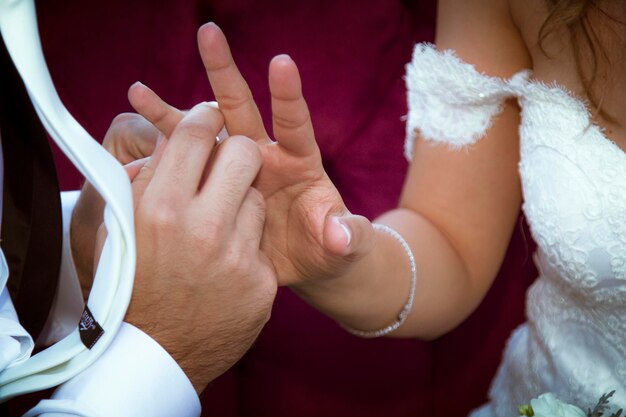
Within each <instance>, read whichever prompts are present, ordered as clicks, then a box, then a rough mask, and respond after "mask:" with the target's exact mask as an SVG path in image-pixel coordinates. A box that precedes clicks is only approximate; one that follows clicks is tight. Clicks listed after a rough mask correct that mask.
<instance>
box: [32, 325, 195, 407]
mask: <svg viewBox="0 0 626 417" xmlns="http://www.w3.org/2000/svg"><path fill="white" fill-rule="evenodd" d="M57 405H58V406H59V407H62V410H63V412H64V413H65V415H77V416H90V417H91V416H99V417H109V416H115V417H136V416H143V417H170V416H178V417H198V416H199V415H200V411H201V408H200V400H199V399H198V395H197V394H196V391H195V389H194V388H193V385H192V384H191V382H190V381H189V379H188V378H187V376H186V375H185V373H184V372H183V370H182V369H181V368H180V367H179V366H178V364H177V363H176V361H174V359H173V358H172V357H171V356H170V355H169V354H168V353H167V352H166V351H165V349H163V348H162V347H161V346H160V345H159V344H158V343H157V342H156V341H154V340H153V339H152V338H151V337H150V336H148V335H147V334H145V333H144V332H142V331H141V330H139V329H137V328H136V327H134V326H132V325H130V324H128V323H122V326H121V328H120V330H119V333H118V334H117V336H116V337H115V339H114V340H113V343H112V344H111V346H110V347H109V349H107V351H106V352H105V353H104V354H103V355H102V356H101V357H100V358H98V360H97V361H96V362H95V363H94V364H93V365H91V366H90V367H89V368H87V370H85V371H84V372H82V373H81V374H79V375H77V376H76V377H74V378H72V379H71V380H70V381H68V382H66V383H65V384H63V385H61V386H60V387H59V388H58V389H57V391H56V392H55V393H54V395H53V397H52V400H47V401H42V402H41V403H39V405H38V406H37V407H35V408H34V409H32V410H31V411H30V412H29V413H28V414H26V415H25V417H26V416H39V415H45V416H52V415H55V414H56V413H58V412H59V411H61V410H60V409H59V408H58V407H56V406H57ZM47 413H51V414H47ZM60 415H63V414H60Z"/></svg>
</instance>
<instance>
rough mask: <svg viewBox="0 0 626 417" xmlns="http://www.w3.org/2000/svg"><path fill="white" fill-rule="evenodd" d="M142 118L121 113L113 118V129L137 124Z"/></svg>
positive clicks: (132, 114) (133, 114) (134, 114)
mask: <svg viewBox="0 0 626 417" xmlns="http://www.w3.org/2000/svg"><path fill="white" fill-rule="evenodd" d="M140 118H141V116H139V115H138V114H137V113H130V112H126V113H120V114H118V115H117V116H115V117H114V118H113V121H112V122H111V127H114V126H115V127H117V126H126V125H128V124H132V123H135V122H136V121H137V120H139V119H140Z"/></svg>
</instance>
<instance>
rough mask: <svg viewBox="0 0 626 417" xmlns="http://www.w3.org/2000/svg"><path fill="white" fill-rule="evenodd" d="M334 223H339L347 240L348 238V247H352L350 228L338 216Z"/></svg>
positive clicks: (334, 218)
mask: <svg viewBox="0 0 626 417" xmlns="http://www.w3.org/2000/svg"><path fill="white" fill-rule="evenodd" d="M333 221H335V222H337V224H338V225H339V226H341V229H342V230H343V233H344V234H345V235H346V238H347V242H346V247H348V246H350V243H351V242H352V232H351V231H350V228H349V227H348V226H346V225H345V224H344V223H343V222H342V221H341V220H340V219H339V217H337V216H334V217H333Z"/></svg>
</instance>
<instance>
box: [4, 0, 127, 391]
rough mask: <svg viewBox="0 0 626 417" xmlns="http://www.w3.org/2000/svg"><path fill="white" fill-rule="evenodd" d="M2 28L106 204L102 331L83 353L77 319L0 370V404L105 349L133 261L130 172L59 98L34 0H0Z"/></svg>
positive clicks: (59, 136) (97, 297) (49, 123)
mask: <svg viewBox="0 0 626 417" xmlns="http://www.w3.org/2000/svg"><path fill="white" fill-rule="evenodd" d="M0 32H1V33H2V37H3V39H4V42H5V44H6V46H7V49H8V51H9V54H10V55H11V57H12V58H13V62H14V63H15V66H16V67H17V70H18V71H19V73H20V75H21V77H22V79H23V80H24V84H25V85H26V89H27V90H28V93H29V95H30V98H31V100H32V102H33V104H34V106H35V109H36V111H37V114H38V115H39V118H40V119H41V121H42V122H43V125H44V126H45V128H46V129H47V130H48V133H49V134H50V136H51V137H52V138H53V139H54V141H55V142H56V143H57V145H58V146H59V148H61V150H62V151H63V153H65V155H67V157H68V158H69V159H70V160H71V161H72V163H73V164H74V165H75V166H76V167H77V168H78V169H79V171H80V172H81V173H82V174H83V175H84V176H85V178H87V180H88V181H89V182H90V183H91V184H93V186H94V187H95V188H96V189H97V190H98V192H99V193H100V195H101V196H102V197H103V198H104V200H105V201H106V203H107V206H106V209H105V212H104V223H105V225H106V228H107V231H108V237H107V239H106V242H105V244H104V249H103V252H102V255H101V257H100V262H99V264H98V266H97V268H96V274H95V278H94V283H93V288H92V290H91V294H90V296H89V300H88V301H87V305H88V306H89V309H90V310H91V312H92V314H93V316H94V317H95V319H96V321H97V322H98V323H99V324H100V325H101V326H102V328H103V329H104V334H103V335H102V337H101V338H100V339H99V340H98V342H97V343H96V344H95V345H94V346H93V347H92V349H91V350H89V349H87V348H86V347H85V346H84V345H83V344H82V342H81V340H80V336H79V332H78V323H77V328H76V330H74V331H73V332H72V333H71V334H70V335H68V336H67V337H66V338H64V339H63V340H61V341H59V342H58V343H55V344H54V345H52V346H50V347H49V348H47V349H45V350H43V351H42V352H40V353H38V354H36V355H34V356H32V357H31V358H29V359H28V360H26V361H25V362H23V363H21V364H19V365H16V366H13V367H11V368H9V369H6V370H5V371H3V372H2V373H0V402H1V401H5V400H7V399H9V398H11V397H14V396H16V395H19V394H24V393H28V392H33V391H38V390H42V389H46V388H50V387H53V386H56V385H59V384H61V383H63V382H65V381H67V380H68V379H70V378H72V377H73V376H74V375H76V374H78V373H79V372H81V371H83V370H84V369H85V368H87V367H88V366H89V365H90V364H91V363H93V362H94V361H95V360H96V359H97V358H98V357H99V356H100V355H101V354H102V353H103V352H104V351H105V350H106V348H107V347H108V346H109V344H110V343H111V341H112V339H113V337H114V336H115V334H116V332H117V330H118V329H119V326H120V324H121V322H122V320H123V318H124V315H125V314H126V309H127V308H128V304H129V302H130V297H131V293H132V287H133V280H134V275H135V261H136V259H135V235H134V221H133V202H132V193H131V189H130V183H129V181H128V176H127V175H126V173H125V171H124V169H123V168H122V167H121V165H120V164H119V163H118V162H117V161H116V160H115V159H114V158H113V157H112V156H111V155H110V154H109V153H108V152H106V151H105V150H104V149H103V148H102V147H101V146H100V145H99V144H98V142H96V141H95V140H94V139H93V138H92V137H91V136H90V135H89V134H88V133H87V131H85V129H84V128H83V127H82V126H81V125H80V124H79V123H78V122H77V121H76V120H75V119H74V118H73V117H72V115H71V114H70V113H69V112H68V111H67V109H66V108H65V107H64V106H63V103H61V100H60V99H59V96H58V94H57V92H56V90H55V89H54V86H53V84H52V79H51V77H50V73H49V71H48V68H47V66H46V63H45V60H44V57H43V53H42V50H41V43H40V40H39V31H38V29H37V19H36V16H35V6H34V2H33V0H0ZM1 93H2V92H0V94H1ZM37 209H44V208H43V207H41V208H37Z"/></svg>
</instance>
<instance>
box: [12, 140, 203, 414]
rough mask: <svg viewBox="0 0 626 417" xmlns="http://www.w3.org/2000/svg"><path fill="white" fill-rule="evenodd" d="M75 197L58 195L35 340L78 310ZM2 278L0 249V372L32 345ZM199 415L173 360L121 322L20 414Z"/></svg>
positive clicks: (52, 335)
mask: <svg viewBox="0 0 626 417" xmlns="http://www.w3.org/2000/svg"><path fill="white" fill-rule="evenodd" d="M1 152H2V151H1V148H0V203H1V196H2V182H3V181H2V180H3V169H2V162H1V161H2V154H1ZM77 198H78V192H77V191H75V192H69V193H62V194H61V201H62V205H63V259H62V264H61V271H60V278H59V285H58V288H57V293H56V295H55V299H54V302H53V306H52V308H51V312H50V316H49V317H48V320H47V323H46V325H45V327H44V330H43V332H42V335H41V336H40V337H39V339H38V341H37V342H38V343H41V344H44V345H45V344H49V343H53V342H56V341H58V340H60V339H61V338H63V337H64V336H65V335H67V334H68V333H69V332H71V331H72V330H73V329H74V328H75V327H76V326H77V324H78V321H79V318H80V315H81V313H82V309H83V299H82V294H81V291H80V286H79V284H78V277H77V275H76V271H75V269H74V265H73V262H72V258H71V250H70V241H69V224H70V219H71V214H72V210H73V209H74V206H75V204H76V200H77ZM0 207H1V204H0ZM40 209H45V208H43V207H42V208H40ZM0 213H1V212H0ZM0 218H1V216H0ZM7 279H8V268H7V267H6V262H5V260H4V255H2V254H1V251H0V289H1V292H0V372H2V371H3V370H4V369H7V368H9V367H11V366H14V365H15V364H17V363H19V362H21V361H24V360H26V359H28V357H30V354H31V352H32V350H33V347H34V345H35V343H34V342H33V340H32V338H31V337H30V335H29V334H28V333H27V332H26V331H25V330H24V329H23V328H22V326H20V324H19V321H18V318H17V315H16V313H15V309H14V307H13V303H12V302H11V298H10V297H9V295H8V291H7V289H6V281H7ZM199 415H200V401H199V399H198V396H197V394H196V392H195V390H194V388H193V386H192V385H191V382H190V381H189V379H188V378H187V376H186V375H185V373H184V372H183V370H182V369H181V368H180V367H179V366H178V364H177V363H176V361H174V359H173V358H172V357H171V356H170V355H169V354H168V353H167V352H166V351H165V350H164V349H163V348H162V347H161V346H160V345H159V344H158V343H157V342H156V341H154V340H153V339H152V338H150V336H148V335H147V334H145V333H144V332H142V331H141V330H139V329H138V328H136V327H134V326H132V325H131V324H128V323H123V324H122V327H121V328H120V330H119V332H118V334H117V335H116V337H115V339H114V341H113V343H112V344H111V345H110V347H109V348H108V350H107V351H106V352H105V353H104V354H103V355H102V356H101V357H100V358H98V360H97V361H96V362H95V363H94V364H92V365H91V366H90V367H89V368H87V369H86V370H85V371H84V372H82V373H80V374H79V375H77V376H76V377H74V378H72V379H71V380H69V381H68V382H66V383H64V384H63V385H61V386H60V387H59V388H58V389H57V390H56V392H55V393H54V394H53V396H52V398H51V399H50V400H44V401H41V402H40V403H39V404H38V405H37V406H36V407H35V408H33V409H32V410H30V411H29V412H28V413H27V414H25V417H33V416H46V417H56V416H85V417H87V416H88V417H92V416H99V417H108V416H115V417H136V416H143V417H171V416H180V417H197V416H199Z"/></svg>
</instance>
